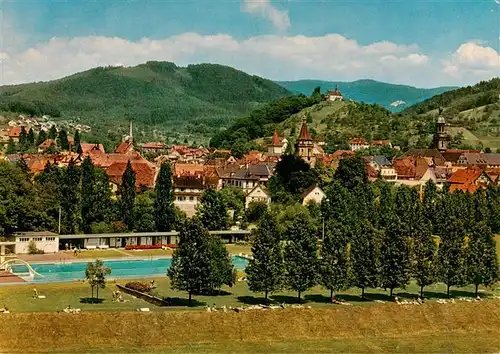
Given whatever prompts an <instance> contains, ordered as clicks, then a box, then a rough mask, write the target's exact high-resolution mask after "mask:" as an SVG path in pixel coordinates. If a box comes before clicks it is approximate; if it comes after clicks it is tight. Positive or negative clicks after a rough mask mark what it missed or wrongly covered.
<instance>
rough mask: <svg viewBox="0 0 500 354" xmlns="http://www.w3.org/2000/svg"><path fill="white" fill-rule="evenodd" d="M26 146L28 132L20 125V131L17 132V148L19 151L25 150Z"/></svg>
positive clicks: (27, 145)
mask: <svg viewBox="0 0 500 354" xmlns="http://www.w3.org/2000/svg"><path fill="white" fill-rule="evenodd" d="M28 147H29V144H28V133H26V129H25V128H24V127H21V133H20V134H19V150H20V151H21V152H25V151H26V150H27V149H28Z"/></svg>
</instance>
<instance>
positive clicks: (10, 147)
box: [5, 138, 17, 155]
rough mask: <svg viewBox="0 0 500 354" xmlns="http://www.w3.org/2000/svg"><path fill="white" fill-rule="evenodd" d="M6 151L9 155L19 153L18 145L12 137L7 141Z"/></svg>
mask: <svg viewBox="0 0 500 354" xmlns="http://www.w3.org/2000/svg"><path fill="white" fill-rule="evenodd" d="M5 153H6V154H7V155H11V154H15V153H17V146H16V143H15V142H14V140H13V139H12V138H9V142H8V143H7V150H6V151H5Z"/></svg>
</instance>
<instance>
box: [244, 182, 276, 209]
mask: <svg viewBox="0 0 500 354" xmlns="http://www.w3.org/2000/svg"><path fill="white" fill-rule="evenodd" d="M252 202H264V203H266V204H267V205H269V204H271V197H270V196H269V193H268V191H267V188H266V187H264V186H263V185H261V184H258V185H256V186H255V187H254V188H253V189H252V190H251V191H250V192H248V193H247V195H246V197H245V208H248V206H249V205H250V203H252Z"/></svg>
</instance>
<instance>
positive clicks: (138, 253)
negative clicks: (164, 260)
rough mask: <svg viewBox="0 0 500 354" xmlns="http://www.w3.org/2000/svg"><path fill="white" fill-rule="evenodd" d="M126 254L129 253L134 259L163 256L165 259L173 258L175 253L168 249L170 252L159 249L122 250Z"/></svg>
mask: <svg viewBox="0 0 500 354" xmlns="http://www.w3.org/2000/svg"><path fill="white" fill-rule="evenodd" d="M122 251H123V252H125V253H128V254H129V255H131V256H133V257H158V256H163V257H172V254H173V251H172V250H170V249H168V250H162V249H157V250H122Z"/></svg>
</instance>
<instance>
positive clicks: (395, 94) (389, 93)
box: [278, 80, 455, 112]
mask: <svg viewBox="0 0 500 354" xmlns="http://www.w3.org/2000/svg"><path fill="white" fill-rule="evenodd" d="M278 83H279V84H280V85H281V86H283V87H285V88H287V89H288V90H290V91H292V92H297V93H303V94H306V95H309V94H311V92H312V91H313V90H314V88H316V87H318V86H319V87H321V91H322V92H326V91H327V90H331V89H334V88H335V87H336V85H338V88H339V90H340V91H341V92H342V94H343V95H344V97H345V98H346V99H352V100H354V101H358V102H365V103H376V104H378V105H380V106H382V107H384V108H386V109H388V110H390V111H392V112H399V111H401V110H403V109H405V108H407V107H409V106H411V105H413V104H416V103H418V102H421V101H424V100H426V99H428V98H430V97H432V96H434V95H438V94H440V93H443V92H446V91H449V90H453V89H454V88H455V87H437V88H431V89H423V88H416V87H413V86H407V85H395V84H388V83H384V82H379V81H375V80H357V81H353V82H342V81H339V82H334V81H320V80H299V81H279V82H278ZM402 103H404V104H402Z"/></svg>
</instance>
